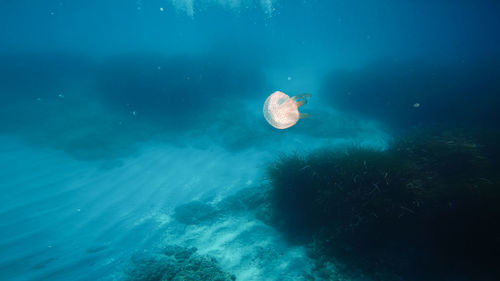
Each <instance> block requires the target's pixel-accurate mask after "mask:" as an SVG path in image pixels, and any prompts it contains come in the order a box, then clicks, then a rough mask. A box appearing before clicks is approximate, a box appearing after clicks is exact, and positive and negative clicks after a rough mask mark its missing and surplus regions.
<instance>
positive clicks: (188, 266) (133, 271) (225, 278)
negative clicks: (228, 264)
mask: <svg viewBox="0 0 500 281" xmlns="http://www.w3.org/2000/svg"><path fill="white" fill-rule="evenodd" d="M196 251H197V250H196V248H194V247H193V248H185V247H180V246H175V245H169V246H167V247H165V249H163V250H162V251H160V252H159V253H150V254H144V253H141V254H138V255H136V256H134V257H132V266H131V268H130V269H129V270H128V271H127V272H126V278H125V280H128V281H188V280H189V281H198V280H207V281H234V280H236V277H235V276H234V275H231V274H229V273H227V272H224V271H222V270H221V269H220V268H219V267H218V266H217V261H216V260H215V259H214V258H212V257H210V256H204V255H198V254H196Z"/></svg>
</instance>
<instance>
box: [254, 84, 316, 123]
mask: <svg viewBox="0 0 500 281" xmlns="http://www.w3.org/2000/svg"><path fill="white" fill-rule="evenodd" d="M310 97H311V95H310V94H300V95H296V96H293V97H289V96H288V95H286V94H285V93H283V92H280V91H276V92H274V93H273V94H271V95H270V96H269V97H268V98H267V99H266V101H265V102H264V108H263V112H264V117H265V118H266V120H267V122H268V123H269V124H271V126H273V127H275V128H276V129H286V128H290V127H291V126H293V125H295V124H296V123H297V121H299V119H303V118H308V117H310V116H311V115H310V114H307V113H300V112H299V107H300V106H303V105H304V104H306V103H307V99H308V98H310Z"/></svg>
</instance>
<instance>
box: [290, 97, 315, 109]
mask: <svg viewBox="0 0 500 281" xmlns="http://www.w3.org/2000/svg"><path fill="white" fill-rule="evenodd" d="M310 97H311V94H298V95H296V96H293V97H291V98H290V99H291V100H292V101H295V104H296V105H297V107H301V106H303V105H304V104H307V99H308V98H310Z"/></svg>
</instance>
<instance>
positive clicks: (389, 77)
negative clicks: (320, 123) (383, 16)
mask: <svg viewBox="0 0 500 281" xmlns="http://www.w3.org/2000/svg"><path fill="white" fill-rule="evenodd" d="M499 66H500V62H499V61H498V59H497V60H495V59H493V60H488V61H487V62H466V61H464V62H462V63H456V64H445V63H424V62H404V63H403V62H399V63H396V62H394V63H393V62H383V63H382V62H381V63H372V64H369V65H367V66H365V67H362V68H360V69H354V70H342V71H334V72H332V73H330V74H329V75H327V77H326V78H325V79H324V82H323V85H322V92H323V93H324V94H325V95H326V96H325V98H326V99H327V100H328V101H329V102H330V104H331V105H332V106H333V107H335V108H338V109H341V110H345V111H351V112H354V113H356V114H360V115H363V116H366V117H369V118H375V119H378V120H379V121H383V122H384V123H387V124H390V125H392V126H393V127H396V128H403V129H407V128H412V127H428V126H429V125H435V124H444V125H451V126H454V127H456V126H460V127H463V126H468V127H477V126H483V127H493V128H496V125H497V124H496V120H497V119H498V113H497V112H498V110H497V104H498V103H499V102H500V95H498V93H499V92H500V80H499V79H498V77H500V67H499Z"/></svg>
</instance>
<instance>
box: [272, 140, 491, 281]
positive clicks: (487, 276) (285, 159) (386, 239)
mask: <svg viewBox="0 0 500 281" xmlns="http://www.w3.org/2000/svg"><path fill="white" fill-rule="evenodd" d="M499 141H500V134H499V133H492V132H487V133H485V132H467V131H458V130H455V131H448V132H444V133H439V134H429V133H419V134H414V135H411V136H406V137H403V138H401V139H399V140H397V141H395V142H394V143H393V144H392V145H391V147H390V148H389V149H388V150H385V151H375V150H372V149H365V148H359V147H355V148H351V149H349V150H347V151H331V150H328V149H325V150H319V151H314V152H312V153H310V154H308V155H305V156H302V155H298V154H290V155H283V156H282V157H281V158H280V159H279V160H277V161H276V162H275V163H273V164H272V165H270V167H269V169H268V177H269V180H270V189H269V190H268V191H267V194H268V200H269V206H270V213H271V217H270V218H269V219H268V222H269V223H271V224H273V225H275V226H277V227H278V228H279V229H281V230H282V231H283V232H284V233H285V234H286V235H287V237H288V238H290V240H291V241H295V242H299V243H306V244H307V243H308V244H309V245H311V247H310V255H311V257H314V258H316V259H318V260H320V259H338V260H339V261H341V262H342V263H345V264H346V265H347V266H348V267H349V268H352V269H353V273H354V269H361V273H362V274H366V275H368V276H370V277H372V278H373V279H374V280H498V278H499V277H500V270H499V268H498V266H497V261H498V259H497V257H498V254H499V253H500V168H499V167H500V166H499V165H498V164H499V162H500V161H499V159H500V158H498V156H499V151H500V145H499ZM358 273H359V272H358Z"/></svg>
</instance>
